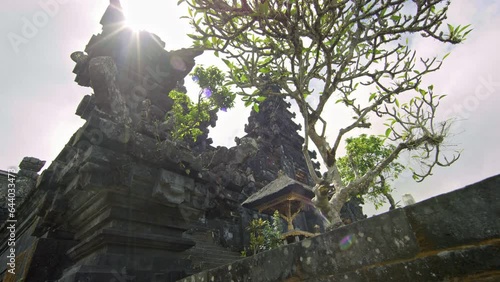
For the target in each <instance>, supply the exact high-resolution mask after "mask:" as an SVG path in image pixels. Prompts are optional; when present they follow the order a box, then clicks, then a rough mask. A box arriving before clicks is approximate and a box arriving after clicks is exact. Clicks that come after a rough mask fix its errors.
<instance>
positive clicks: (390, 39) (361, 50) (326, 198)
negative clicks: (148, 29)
mask: <svg viewBox="0 0 500 282" xmlns="http://www.w3.org/2000/svg"><path fill="white" fill-rule="evenodd" d="M182 2H185V3H187V5H188V6H189V9H188V12H189V16H188V18H190V20H191V24H192V26H193V27H194V28H195V30H196V33H195V34H192V35H190V36H191V37H192V38H193V40H194V45H195V46H199V47H203V48H205V49H208V50H213V51H214V52H215V54H216V55H221V54H224V55H225V57H226V58H225V59H224V62H225V63H226V65H227V66H228V67H229V73H230V80H231V81H232V83H233V84H234V85H235V86H236V87H237V88H238V89H239V91H240V92H239V94H240V95H242V96H243V99H244V100H245V101H247V103H258V101H261V100H262V98H263V97H264V98H265V97H269V96H271V95H282V96H286V97H290V98H292V99H293V100H294V101H295V102H296V103H297V105H298V107H299V109H300V112H301V114H302V116H303V118H304V131H305V133H304V134H305V142H304V148H303V152H304V154H305V156H306V159H307V161H308V168H309V172H310V174H311V175H312V177H313V178H314V181H315V182H316V186H315V188H314V189H315V194H316V197H315V199H314V202H315V204H316V206H317V207H318V208H319V209H320V210H321V211H322V213H323V214H324V215H325V216H326V217H327V218H328V219H329V220H330V223H331V224H332V226H337V225H341V224H342V223H341V220H340V215H339V212H340V209H341V207H342V206H343V204H344V203H345V202H346V201H347V200H348V199H349V197H350V195H353V194H364V193H366V191H367V190H368V189H369V187H370V185H371V184H372V183H373V181H374V179H375V178H377V176H378V175H380V174H381V172H382V171H384V170H385V169H386V168H387V167H388V166H389V165H390V164H391V163H392V162H393V161H394V160H396V158H397V157H398V155H399V154H400V153H401V152H403V151H410V153H411V154H412V155H413V156H416V157H417V158H418V159H419V160H420V162H421V164H422V171H415V172H414V178H415V179H416V180H417V181H422V180H423V179H424V178H426V177H427V176H429V175H430V174H431V173H432V170H433V168H434V167H435V166H449V165H451V164H452V163H453V162H455V161H456V160H457V159H458V157H459V153H458V152H454V153H452V155H451V157H450V158H447V157H446V155H445V154H443V142H444V140H445V137H446V136H447V134H448V130H449V127H450V123H449V122H447V121H445V122H438V121H437V120H436V110H437V107H438V105H439V102H440V100H441V99H442V98H443V97H444V96H443V95H436V94H434V93H433V87H432V86H429V87H423V86H422V85H421V84H422V78H423V77H424V76H425V75H427V74H429V73H432V72H434V71H436V70H438V69H439V68H440V66H441V64H442V61H443V60H444V59H445V58H446V56H447V55H444V56H443V57H442V58H441V59H438V58H437V57H432V58H421V57H419V56H417V52H416V51H415V50H412V49H411V47H410V46H411V44H410V43H411V42H410V40H412V39H413V37H414V36H418V35H421V36H423V37H428V38H429V39H435V40H438V41H439V42H441V43H442V44H447V43H450V44H457V43H460V42H462V41H463V40H464V39H465V37H466V35H467V34H468V33H469V32H470V31H471V30H470V29H469V26H468V25H467V26H460V25H458V26H453V25H450V24H447V25H445V19H446V13H447V10H448V5H449V2H446V1H443V0H413V1H405V0H372V1H368V0H308V1H298V0H248V1H244V0H242V1H237V0H232V1H228V0H180V1H179V3H182ZM270 83H272V85H275V86H276V87H277V88H279V89H281V90H282V91H280V92H277V91H271V90H269V87H268V86H269V84H270ZM314 88H316V89H317V90H315V89H314ZM334 102H336V103H337V104H338V105H341V106H343V107H345V108H347V109H349V110H350V112H351V114H352V118H353V119H352V120H351V121H350V122H349V123H347V124H344V125H342V127H341V129H340V130H339V131H338V133H337V134H336V135H334V136H331V135H329V134H327V132H328V131H327V128H328V123H327V121H329V122H332V121H337V120H339V119H338V118H337V119H333V118H332V116H331V114H334V112H329V111H325V108H329V107H331V104H332V103H334ZM338 105H337V106H338ZM327 114H328V115H327ZM380 118H383V119H386V120H387V122H386V129H385V132H384V133H385V136H386V138H387V139H388V140H390V141H392V142H393V144H394V148H392V151H391V153H390V154H389V155H388V156H387V157H385V158H384V159H383V160H382V161H380V162H379V163H377V164H376V165H375V166H373V167H371V168H370V169H369V170H367V171H366V172H365V173H364V174H363V175H359V176H357V177H356V178H355V179H354V180H353V181H351V182H349V183H345V182H344V181H343V180H342V178H341V176H340V173H339V167H338V163H337V152H338V149H339V146H340V144H341V142H342V140H344V139H345V138H346V135H348V134H354V133H355V132H356V131H357V130H363V129H364V130H366V129H369V128H371V127H372V123H371V122H370V119H375V120H377V119H380ZM310 141H312V142H313V143H314V145H315V146H316V147H317V149H318V151H319V153H320V156H321V158H322V161H323V163H324V165H325V167H326V172H325V173H324V174H323V175H322V176H321V177H319V176H317V175H316V173H315V171H314V169H313V166H312V162H311V161H310V157H309V153H308V146H309V142H310Z"/></svg>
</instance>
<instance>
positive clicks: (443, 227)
mask: <svg viewBox="0 0 500 282" xmlns="http://www.w3.org/2000/svg"><path fill="white" fill-rule="evenodd" d="M498 203H500V176H496V177H492V178H489V179H486V180H483V181H481V182H479V183H476V184H473V185H469V186H467V187H465V188H463V189H460V190H457V191H454V192H451V193H448V194H444V195H440V196H438V197H434V198H431V199H429V200H426V201H423V202H421V203H417V204H414V205H411V206H408V207H406V208H404V210H405V212H406V214H407V215H408V219H409V222H410V224H411V226H412V229H413V230H414V231H415V234H416V236H417V239H418V243H419V245H420V248H421V249H422V251H426V250H435V249H444V248H449V247H453V246H459V245H462V244H467V243H472V242H477V241H482V240H487V239H491V238H494V237H498V234H500V220H498V216H499V215H500V205H499V204H498Z"/></svg>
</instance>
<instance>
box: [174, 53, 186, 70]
mask: <svg viewBox="0 0 500 282" xmlns="http://www.w3.org/2000/svg"><path fill="white" fill-rule="evenodd" d="M170 65H171V66H172V67H173V68H174V69H176V70H179V71H186V70H187V67H186V63H184V60H183V59H181V58H180V57H178V56H173V57H172V58H171V59H170Z"/></svg>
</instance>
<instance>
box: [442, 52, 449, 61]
mask: <svg viewBox="0 0 500 282" xmlns="http://www.w3.org/2000/svg"><path fill="white" fill-rule="evenodd" d="M450 54H451V52H448V53H447V54H446V55H444V57H443V60H444V59H446V57H448V56H449V55H450Z"/></svg>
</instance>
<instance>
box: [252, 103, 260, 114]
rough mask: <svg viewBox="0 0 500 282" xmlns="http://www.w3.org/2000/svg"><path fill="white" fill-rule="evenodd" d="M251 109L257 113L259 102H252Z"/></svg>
mask: <svg viewBox="0 0 500 282" xmlns="http://www.w3.org/2000/svg"><path fill="white" fill-rule="evenodd" d="M253 110H254V111H255V112H256V113H258V112H259V104H257V103H254V104H253Z"/></svg>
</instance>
